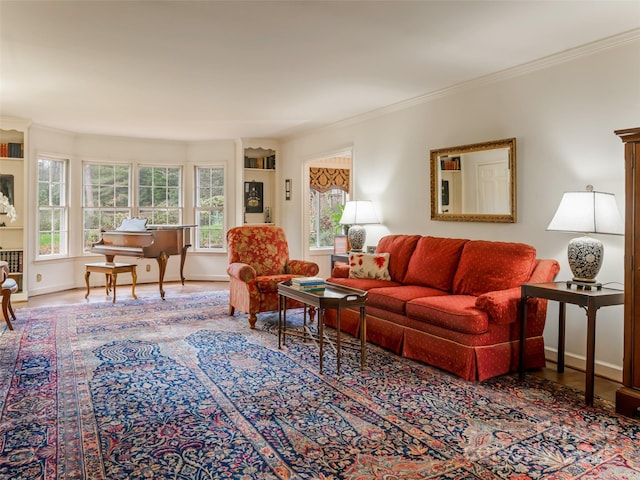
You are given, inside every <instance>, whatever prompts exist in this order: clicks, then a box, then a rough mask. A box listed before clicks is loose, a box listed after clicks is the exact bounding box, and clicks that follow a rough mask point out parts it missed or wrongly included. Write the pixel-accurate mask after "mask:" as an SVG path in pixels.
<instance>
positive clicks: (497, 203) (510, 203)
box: [431, 138, 516, 223]
mask: <svg viewBox="0 0 640 480" xmlns="http://www.w3.org/2000/svg"><path fill="white" fill-rule="evenodd" d="M431 219H432V220H448V221H457V222H501V223H515V221H516V139H515V138H508V139H504V140H495V141H491V142H484V143H475V144H470V145H460V146H457V147H449V148H440V149H437V150H431Z"/></svg>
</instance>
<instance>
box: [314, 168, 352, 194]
mask: <svg viewBox="0 0 640 480" xmlns="http://www.w3.org/2000/svg"><path fill="white" fill-rule="evenodd" d="M309 178H310V180H309V185H310V186H311V188H313V189H314V190H317V191H318V192H321V193H324V192H328V191H329V190H331V189H332V188H339V189H340V190H344V191H345V192H347V193H349V170H348V169H346V168H314V167H312V168H310V169H309Z"/></svg>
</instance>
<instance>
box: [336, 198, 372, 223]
mask: <svg viewBox="0 0 640 480" xmlns="http://www.w3.org/2000/svg"><path fill="white" fill-rule="evenodd" d="M339 223H340V224H341V225H364V224H368V223H380V221H379V220H378V217H377V215H376V211H375V209H374V208H373V202H372V201H371V200H357V201H352V202H347V203H346V204H345V206H344V210H343V211H342V217H340V222H339Z"/></svg>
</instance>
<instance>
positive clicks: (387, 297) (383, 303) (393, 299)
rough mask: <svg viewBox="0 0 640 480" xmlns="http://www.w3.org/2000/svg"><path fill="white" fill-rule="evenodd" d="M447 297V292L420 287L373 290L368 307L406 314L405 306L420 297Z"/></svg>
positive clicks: (406, 286) (407, 286)
mask: <svg viewBox="0 0 640 480" xmlns="http://www.w3.org/2000/svg"><path fill="white" fill-rule="evenodd" d="M439 295H447V292H443V291H442V290H437V289H435V288H430V287H422V286H419V285H402V286H399V287H382V288H372V289H371V290H369V294H368V295H367V307H378V308H383V309H385V310H388V311H390V312H394V313H399V314H400V315H404V314H405V304H406V303H407V301H409V300H413V299H414V298H420V297H430V296H439Z"/></svg>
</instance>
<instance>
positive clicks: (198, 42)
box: [0, 0, 640, 140]
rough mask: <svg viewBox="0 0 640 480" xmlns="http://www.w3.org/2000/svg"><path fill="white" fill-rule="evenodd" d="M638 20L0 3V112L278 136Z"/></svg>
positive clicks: (627, 12) (257, 4)
mask: <svg viewBox="0 0 640 480" xmlns="http://www.w3.org/2000/svg"><path fill="white" fill-rule="evenodd" d="M638 28H640V0H634V1H553V0H549V1H515V0H514V1H305V0H298V1H253V2H249V1H241V0H232V1H90V0H86V1H75V2H74V1H44V2H38V1H23V0H20V1H6V0H0V34H1V51H0V54H1V57H0V68H1V69H0V81H1V83H0V114H1V115H2V116H15V117H22V118H28V119H31V120H32V121H33V122H34V123H37V124H41V125H46V126H49V127H55V128H60V129H64V130H69V131H72V132H78V133H98V134H108V135H121V136H130V137H148V138H166V139H175V140H207V139H221V138H226V139H229V138H239V137H266V138H278V137H283V136H287V135H291V134H294V133H296V132H300V131H304V130H306V129H309V128H312V127H318V126H322V125H327V124H331V123H334V122H336V121H340V120H344V119H347V118H350V117H353V116H357V115H360V114H363V113H366V112H371V111H374V110H376V109H379V108H382V107H385V106H389V105H393V104H396V103H399V102H403V101H407V100H409V99H413V98H416V97H420V96H423V95H428V94H430V93H432V92H437V91H439V90H442V89H444V88H447V87H450V86H452V85H456V84H460V83H462V82H466V81H469V80H472V79H475V78H478V77H482V76H485V75H488V74H491V73H493V72H497V71H501V70H504V69H507V68H510V67H514V66H517V65H522V64H524V63H528V62H531V61H534V60H537V59H540V58H543V57H546V56H549V55H552V54H555V53H558V52H562V51H565V50H568V49H572V48H574V47H578V46H581V45H584V44H587V43H590V42H593V41H596V40H600V39H603V38H607V37H610V36H613V35H617V34H619V33H622V32H627V31H630V30H634V29H638ZM636 60H637V59H636Z"/></svg>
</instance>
